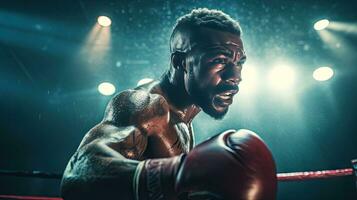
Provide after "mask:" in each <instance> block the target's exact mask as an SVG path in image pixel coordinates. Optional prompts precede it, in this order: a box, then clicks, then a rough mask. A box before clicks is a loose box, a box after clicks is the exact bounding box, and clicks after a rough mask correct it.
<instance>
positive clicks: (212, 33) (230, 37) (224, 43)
mask: <svg viewBox="0 0 357 200" xmlns="http://www.w3.org/2000/svg"><path fill="white" fill-rule="evenodd" d="M190 46H191V49H193V48H197V47H198V48H199V49H201V50H210V49H213V48H214V49H216V48H219V47H222V48H227V49H230V50H235V51H240V52H244V47H243V42H242V40H241V38H240V37H239V36H238V35H236V34H233V33H229V32H225V31H219V30H214V29H210V28H200V29H198V30H196V31H194V32H193V33H192V37H191V41H190Z"/></svg>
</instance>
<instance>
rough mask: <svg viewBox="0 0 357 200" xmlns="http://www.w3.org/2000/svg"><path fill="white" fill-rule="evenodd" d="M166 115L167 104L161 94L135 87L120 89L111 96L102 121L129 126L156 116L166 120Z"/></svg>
mask: <svg viewBox="0 0 357 200" xmlns="http://www.w3.org/2000/svg"><path fill="white" fill-rule="evenodd" d="M168 116H169V105H168V103H167V101H166V99H165V98H164V97H163V96H162V95H160V94H155V93H152V92H151V91H150V90H147V89H138V88H136V89H130V90H125V91H122V92H120V93H119V94H117V95H115V96H114V97H113V98H112V100H111V101H110V102H109V104H108V106H107V109H106V112H105V117H104V121H110V122H113V123H114V124H115V125H117V126H129V125H140V124H141V123H145V122H147V121H149V120H153V119H157V118H163V119H165V120H166V118H168ZM167 120H168V119H167Z"/></svg>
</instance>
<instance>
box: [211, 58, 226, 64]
mask: <svg viewBox="0 0 357 200" xmlns="http://www.w3.org/2000/svg"><path fill="white" fill-rule="evenodd" d="M212 63H214V64H227V59H226V58H215V59H213V60H212Z"/></svg>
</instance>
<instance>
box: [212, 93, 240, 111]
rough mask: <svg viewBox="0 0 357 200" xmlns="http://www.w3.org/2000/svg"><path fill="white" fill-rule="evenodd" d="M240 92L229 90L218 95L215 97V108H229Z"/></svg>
mask: <svg viewBox="0 0 357 200" xmlns="http://www.w3.org/2000/svg"><path fill="white" fill-rule="evenodd" d="M237 92H238V90H228V91H224V92H221V93H218V94H216V95H215V96H214V97H213V106H214V107H215V108H217V107H228V106H229V105H231V104H232V103H233V97H234V95H235V94H236V93H237Z"/></svg>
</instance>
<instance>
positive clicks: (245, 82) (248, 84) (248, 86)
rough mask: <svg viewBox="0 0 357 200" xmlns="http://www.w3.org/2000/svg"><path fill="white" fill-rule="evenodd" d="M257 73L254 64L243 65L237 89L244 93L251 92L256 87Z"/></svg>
mask: <svg viewBox="0 0 357 200" xmlns="http://www.w3.org/2000/svg"><path fill="white" fill-rule="evenodd" d="M257 85H258V74H257V70H256V69H255V67H254V66H244V67H243V69H242V82H241V83H240V84H239V89H240V90H241V91H242V92H244V93H252V92H254V91H255V90H256V89H257Z"/></svg>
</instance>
